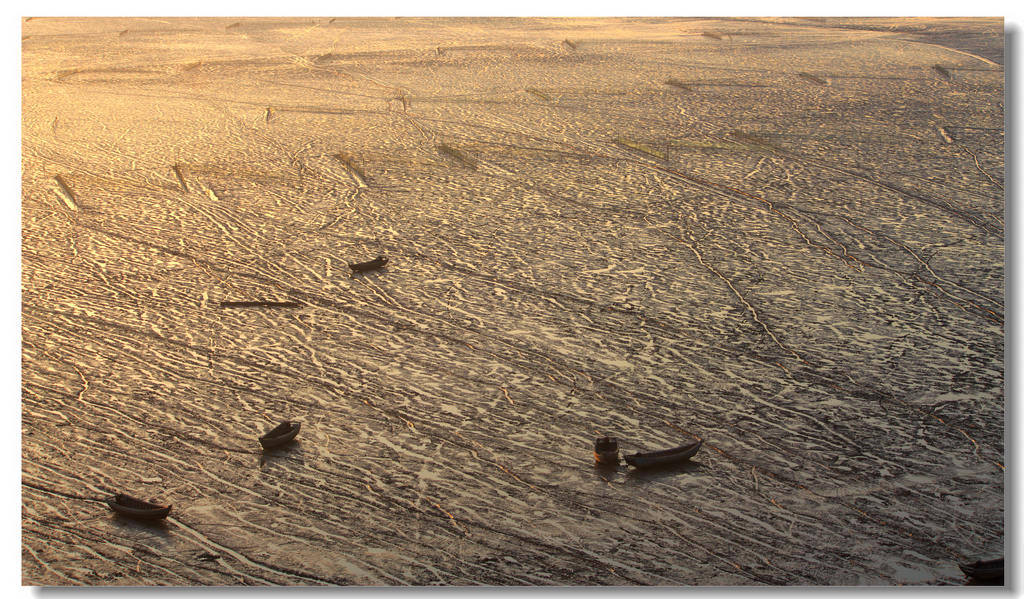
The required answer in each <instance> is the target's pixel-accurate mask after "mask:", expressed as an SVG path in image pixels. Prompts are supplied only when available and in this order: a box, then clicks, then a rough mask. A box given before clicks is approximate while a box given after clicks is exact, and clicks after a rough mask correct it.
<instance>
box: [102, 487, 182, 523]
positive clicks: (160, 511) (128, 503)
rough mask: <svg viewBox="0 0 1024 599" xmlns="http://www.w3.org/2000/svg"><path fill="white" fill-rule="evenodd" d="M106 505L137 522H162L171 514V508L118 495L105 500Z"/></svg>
mask: <svg viewBox="0 0 1024 599" xmlns="http://www.w3.org/2000/svg"><path fill="white" fill-rule="evenodd" d="M107 505H109V506H110V509H112V510H114V511H115V512H117V513H118V514H120V515H122V516H127V517H129V518H135V519H137V520H162V519H164V518H166V517H167V514H170V513H171V506H169V505H160V504H157V503H151V502H149V501H143V500H141V499H136V498H135V497H131V496H129V495H125V494H124V493H118V494H117V495H114V496H113V497H111V498H109V499H107Z"/></svg>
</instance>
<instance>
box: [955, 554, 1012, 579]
mask: <svg viewBox="0 0 1024 599" xmlns="http://www.w3.org/2000/svg"><path fill="white" fill-rule="evenodd" d="M960 570H961V571H962V572H963V573H964V574H965V575H966V576H967V578H970V579H971V580H970V582H971V583H973V584H977V585H984V584H997V585H1001V584H1003V558H999V559H990V560H979V561H976V562H974V563H973V564H960Z"/></svg>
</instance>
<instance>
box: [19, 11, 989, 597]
mask: <svg viewBox="0 0 1024 599" xmlns="http://www.w3.org/2000/svg"><path fill="white" fill-rule="evenodd" d="M1002 48H1003V38H1002V21H1001V20H998V19H992V20H985V19H963V20H954V19H948V20H918V19H909V20H889V21H870V20H849V19H833V20H828V19H826V20H811V19H774V20H773V19H760V20H758V19H747V20H671V19H637V20H621V19H606V20H601V19H579V20H572V19H493V20H487V19H467V20H443V19H441V20H430V19H419V20H394V19H365V20H351V19H329V18H322V19H320V18H318V19H232V20H218V19H46V18H37V19H30V20H27V21H26V22H25V23H24V25H23V40H22V56H23V81H22V86H23V107H22V110H23V130H22V131H23V192H22V219H23V225H22V231H23V255H22V269H23V279H22V285H23V291H22V292H23V300H24V304H23V312H22V323H23V339H24V362H23V372H22V376H23V381H22V385H23V387H22V390H23V395H22V405H23V408H22V434H23V478H22V487H21V492H22V510H23V512H22V513H23V520H22V521H23V537H22V549H23V554H22V556H23V576H24V579H23V580H24V582H25V584H29V585H110V584H113V585H140V584H144V585H150V584H160V585H235V584H245V585H322V584H340V585H433V584H441V585H477V584H486V585H647V584H651V585H837V584H881V585H896V584H945V583H952V584H957V583H959V582H960V581H961V580H962V576H961V574H960V572H959V570H957V568H956V564H957V562H960V561H973V560H974V559H979V558H984V557H993V556H998V555H1001V554H1002V551H1003V548H1002V545H1003V508H1004V506H1003V491H1004V487H1003V460H1004V455H1003V453H1004V450H1003V432H1004V419H1003V399H1004V397H1003V340H1004V304H1003V293H1004V287H1003V285H1004V283H1003V281H1004V266H1003V249H1004V220H1003V215H1004V200H1003V174H1004V162H1003V116H1004V113H1003V110H1004V108H1003V104H1002V102H1003V68H1002V66H1001V64H1002ZM380 254H384V255H387V256H389V257H390V258H391V262H390V265H389V266H388V267H387V268H386V269H384V270H381V271H378V272H372V273H367V274H365V275H359V276H356V277H352V276H351V275H350V272H349V269H348V266H347V264H348V263H349V262H357V261H362V260H369V259H371V258H373V257H375V256H377V255H380ZM261 300H266V301H277V302H298V304H299V305H298V306H297V307H288V306H287V305H285V306H277V307H261V306H254V307H245V306H243V307H222V306H221V304H220V303H221V302H225V301H228V302H230V301H239V302H242V301H261ZM284 419H294V420H299V421H301V422H302V423H303V428H302V432H301V434H300V435H299V437H298V440H297V443H295V444H294V445H292V446H290V447H286V448H284V449H278V450H274V451H271V452H268V453H267V454H266V455H262V454H261V452H260V451H259V445H258V443H257V442H256V438H257V437H258V436H259V435H261V434H262V433H264V432H265V431H267V430H269V429H270V428H272V427H273V426H274V425H276V424H277V423H278V422H279V421H281V420H284ZM602 435H612V436H615V437H618V438H619V439H620V443H621V446H622V448H623V451H624V453H631V452H634V451H638V450H653V449H663V448H667V447H672V446H676V445H681V444H683V443H685V442H688V441H691V440H693V439H694V438H700V439H703V440H704V446H703V448H702V449H701V451H700V453H698V454H697V455H696V456H695V457H694V459H693V461H692V463H690V464H689V465H687V466H685V467H681V468H675V469H673V470H669V471H659V472H649V473H643V472H637V471H634V470H632V469H629V468H626V467H625V466H623V467H622V468H620V469H619V470H617V471H612V472H601V471H598V470H595V468H594V466H593V456H592V453H591V450H592V446H593V445H592V444H593V441H594V439H595V438H596V437H598V436H602ZM115 491H124V492H128V493H131V494H133V495H136V496H140V497H146V498H148V497H152V498H155V499H158V500H160V501H164V502H166V503H171V504H173V506H174V508H173V511H172V512H171V516H170V517H169V518H168V519H167V521H166V523H165V525H163V526H155V527H154V526H147V525H140V524H135V523H132V522H128V521H125V520H121V519H118V518H117V517H115V516H113V515H112V513H111V512H110V511H109V510H108V508H107V506H106V505H105V504H103V503H102V502H101V501H100V500H101V499H102V498H104V497H105V496H107V495H108V494H110V493H112V492H115Z"/></svg>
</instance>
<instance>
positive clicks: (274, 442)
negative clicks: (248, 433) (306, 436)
mask: <svg viewBox="0 0 1024 599" xmlns="http://www.w3.org/2000/svg"><path fill="white" fill-rule="evenodd" d="M301 427H302V423H301V422H292V421H290V420H286V421H285V422H282V423H281V424H279V425H277V426H275V427H274V428H273V429H272V430H270V432H268V433H267V434H265V435H263V436H262V437H260V445H262V446H263V449H273V448H275V447H280V446H282V445H284V444H285V443H288V442H289V441H291V440H292V439H294V438H295V435H297V434H299V429H300V428H301Z"/></svg>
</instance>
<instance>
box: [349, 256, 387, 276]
mask: <svg viewBox="0 0 1024 599" xmlns="http://www.w3.org/2000/svg"><path fill="white" fill-rule="evenodd" d="M387 263H388V258H387V256H377V257H376V258H374V259H373V260H370V261H368V262H358V263H356V264H349V265H348V267H349V268H351V269H352V272H367V271H370V270H375V269H378V268H383V267H384V266H386V265H387Z"/></svg>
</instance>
